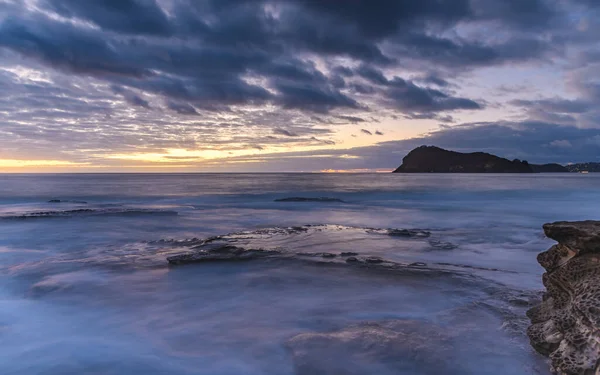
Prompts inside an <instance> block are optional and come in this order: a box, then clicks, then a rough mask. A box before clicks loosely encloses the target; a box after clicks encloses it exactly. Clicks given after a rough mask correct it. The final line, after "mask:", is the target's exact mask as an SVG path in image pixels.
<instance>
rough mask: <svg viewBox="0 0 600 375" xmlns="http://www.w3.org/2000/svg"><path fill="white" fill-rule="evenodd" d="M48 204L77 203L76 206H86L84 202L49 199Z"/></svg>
mask: <svg viewBox="0 0 600 375" xmlns="http://www.w3.org/2000/svg"><path fill="white" fill-rule="evenodd" d="M48 203H78V204H87V203H88V202H85V201H71V200H61V199H50V200H49V201H48Z"/></svg>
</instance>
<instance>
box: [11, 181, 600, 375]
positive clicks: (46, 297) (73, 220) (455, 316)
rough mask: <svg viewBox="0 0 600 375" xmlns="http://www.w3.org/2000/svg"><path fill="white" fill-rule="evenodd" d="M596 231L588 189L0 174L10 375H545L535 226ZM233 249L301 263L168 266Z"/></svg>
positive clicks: (596, 204) (580, 184)
mask: <svg viewBox="0 0 600 375" xmlns="http://www.w3.org/2000/svg"><path fill="white" fill-rule="evenodd" d="M288 197H299V198H307V199H306V200H305V201H299V202H276V200H277V199H283V198H288ZM318 197H328V198H335V199H336V201H325V200H315V201H312V200H311V199H312V198H318ZM338 200H339V201H338ZM599 216H600V175H594V174H589V175H578V174H535V175H525V174H523V175H461V174H452V175H420V174H415V175H400V174H350V175H341V174H336V175H328V174H61V175H16V174H15V175H0V374H6V375H8V374H11V375H12V374H15V375H17V374H18V375H21V374H25V375H28V374H44V375H63V374H73V375H75V374H77V375H80V374H102V375H104V374H111V375H112V374H115V375H116V374H174V375H179V374H181V375H184V374H185V375H188V374H206V375H234V374H235V375H238V374H251V375H253V374H257V375H258V374H275V375H287V374H290V375H291V374H303V375H304V374H306V375H308V374H327V375H329V374H331V375H334V374H335V375H344V374H348V375H350V374H352V375H358V374H365V375H366V374H381V375H387V374H389V375H392V374H457V375H458V374H490V375H491V374H548V373H549V372H548V370H547V368H548V366H547V364H546V362H545V359H544V358H542V357H541V356H539V355H538V354H536V353H535V352H534V351H533V350H532V349H531V348H530V347H529V344H528V340H527V337H526V335H525V329H526V327H527V319H526V317H525V315H524V314H525V311H526V310H527V308H529V307H531V306H532V305H533V304H535V303H536V302H537V301H539V299H540V293H541V290H542V289H543V287H542V285H541V274H542V272H543V270H542V269H541V267H540V266H539V265H538V264H537V262H536V255H537V253H539V252H541V251H544V250H545V249H547V248H548V247H549V246H551V245H552V243H553V241H551V240H549V239H547V238H545V237H544V235H543V232H542V229H541V226H542V224H543V223H545V222H550V221H556V220H585V219H599ZM304 225H324V226H322V227H312V228H325V229H324V230H320V229H319V230H318V231H314V232H311V231H307V232H304V233H301V234H290V235H288V234H285V233H284V234H281V233H279V234H277V235H270V234H268V233H271V232H270V231H269V230H266V231H265V229H269V228H289V227H297V226H304ZM390 228H394V229H396V228H397V229H418V230H422V231H427V232H429V233H431V236H430V237H428V238H426V239H419V238H416V239H412V238H395V237H393V236H380V235H378V234H379V233H385V230H387V229H390ZM257 230H258V231H259V232H256V231H257ZM260 231H263V232H260ZM381 231H384V232H381ZM236 232H243V234H242V235H238V236H250V237H252V236H258V235H257V234H256V233H259V234H260V238H259V239H260V241H261V242H260V243H261V244H264V245H265V246H274V247H277V248H278V249H284V250H285V251H287V252H288V253H289V254H292V255H293V256H289V257H283V258H273V259H256V260H251V261H246V262H211V263H200V264H193V265H186V266H177V267H174V266H169V264H168V262H167V260H166V259H167V257H168V256H169V255H170V254H173V253H177V252H180V251H184V250H185V251H190V250H191V249H188V248H185V244H186V243H188V242H189V241H198V240H200V239H202V238H206V237H210V236H216V235H225V234H231V233H234V236H235V233H236ZM265 233H267V234H265ZM273 233H275V232H273ZM225 238H228V237H225ZM253 238H254V237H253ZM194 239H196V240H194ZM186 241H188V242H186ZM261 246H262V245H261ZM304 252H306V253H311V252H312V253H315V252H318V253H320V252H331V253H335V254H341V252H355V253H357V254H360V256H363V255H364V256H376V257H378V258H381V259H384V260H386V261H390V262H396V263H397V264H405V265H411V264H414V265H418V266H417V267H412V268H411V267H410V266H407V267H395V268H384V267H383V268H382V267H377V265H376V264H373V266H372V267H371V266H355V265H353V264H351V263H349V262H344V259H343V258H340V256H339V255H337V256H336V258H335V259H338V260H339V261H336V262H325V261H320V260H317V261H314V259H313V258H310V259H308V261H304V260H302V259H300V258H301V257H298V256H295V255H294V254H300V253H304Z"/></svg>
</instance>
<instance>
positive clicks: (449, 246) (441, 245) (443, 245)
mask: <svg viewBox="0 0 600 375" xmlns="http://www.w3.org/2000/svg"><path fill="white" fill-rule="evenodd" d="M429 245H431V247H433V248H436V249H440V250H454V249H456V248H457V247H458V246H457V245H455V244H453V243H450V242H443V241H440V240H430V241H429Z"/></svg>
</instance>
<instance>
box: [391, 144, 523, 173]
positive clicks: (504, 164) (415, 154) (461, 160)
mask: <svg viewBox="0 0 600 375" xmlns="http://www.w3.org/2000/svg"><path fill="white" fill-rule="evenodd" d="M394 173H533V169H532V168H531V166H530V165H529V163H527V162H526V161H521V160H518V159H517V160H513V161H511V160H508V159H504V158H501V157H498V156H495V155H491V154H487V153H485V152H473V153H461V152H455V151H448V150H444V149H442V148H439V147H435V146H421V147H417V148H416V149H414V150H412V151H411V152H409V153H408V155H406V156H405V157H404V159H402V165H401V166H400V167H398V169H396V170H395V171H394Z"/></svg>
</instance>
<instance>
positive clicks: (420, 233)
mask: <svg viewBox="0 0 600 375" xmlns="http://www.w3.org/2000/svg"><path fill="white" fill-rule="evenodd" d="M387 234H388V235H390V236H394V237H429V236H430V235H431V233H430V232H427V231H424V230H413V229H388V230H387Z"/></svg>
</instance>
